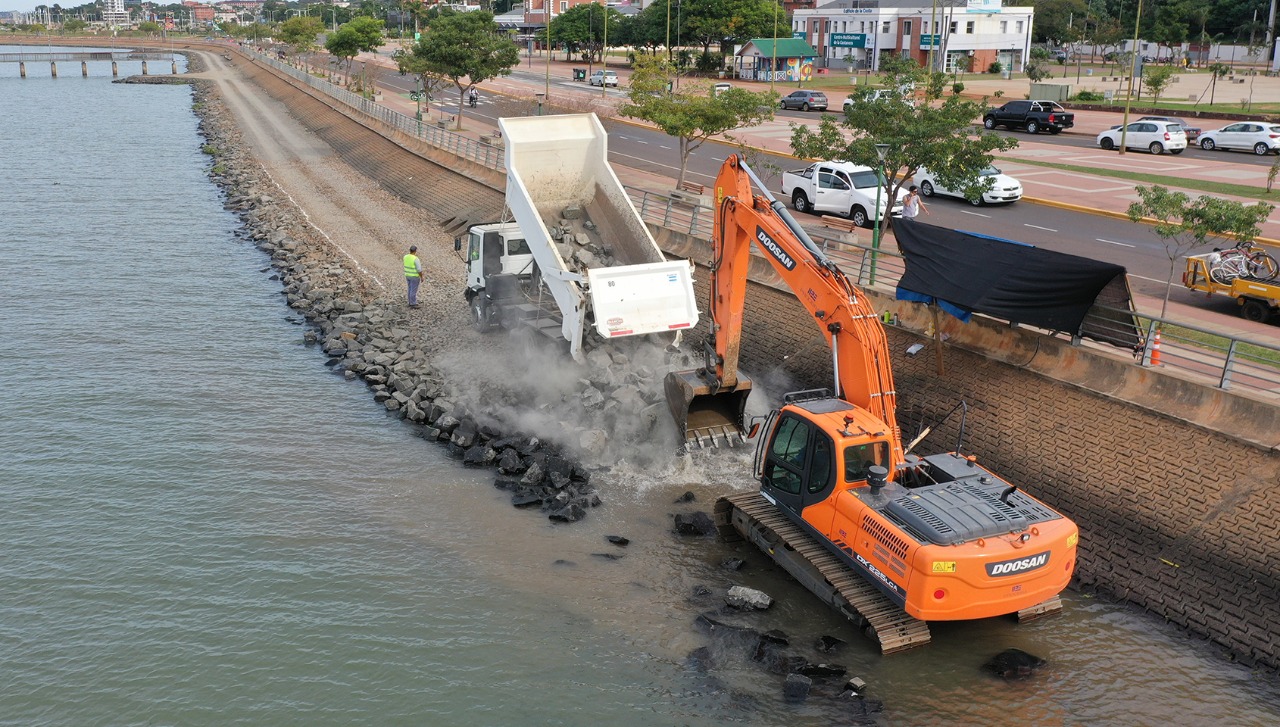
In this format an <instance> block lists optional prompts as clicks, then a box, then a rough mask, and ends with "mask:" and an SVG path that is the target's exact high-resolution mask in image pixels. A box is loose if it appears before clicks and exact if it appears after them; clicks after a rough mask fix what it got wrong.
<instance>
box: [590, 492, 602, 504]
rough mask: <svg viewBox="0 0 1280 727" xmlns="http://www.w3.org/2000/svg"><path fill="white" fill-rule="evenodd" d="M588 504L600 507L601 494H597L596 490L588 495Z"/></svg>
mask: <svg viewBox="0 0 1280 727" xmlns="http://www.w3.org/2000/svg"><path fill="white" fill-rule="evenodd" d="M587 505H589V506H591V507H600V505H601V503H600V496H599V495H597V494H596V493H594V492H592V493H591V494H589V495H587Z"/></svg>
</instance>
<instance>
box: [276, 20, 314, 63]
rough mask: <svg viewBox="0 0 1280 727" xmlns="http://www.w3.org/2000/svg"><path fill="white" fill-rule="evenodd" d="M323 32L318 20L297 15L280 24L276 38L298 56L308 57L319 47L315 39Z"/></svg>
mask: <svg viewBox="0 0 1280 727" xmlns="http://www.w3.org/2000/svg"><path fill="white" fill-rule="evenodd" d="M323 32H324V23H322V22H321V21H320V19H319V18H309V17H307V16H305V15H298V16H295V17H292V18H289V19H288V20H286V21H284V22H283V23H281V24H280V31H279V34H278V37H279V38H280V40H281V41H282V42H283V43H284V44H285V45H287V46H289V47H290V48H292V49H293V52H294V53H297V54H299V55H310V54H311V53H312V52H313V51H315V49H316V48H318V47H319V45H318V44H317V43H316V38H318V37H319V36H320V34H321V33H323Z"/></svg>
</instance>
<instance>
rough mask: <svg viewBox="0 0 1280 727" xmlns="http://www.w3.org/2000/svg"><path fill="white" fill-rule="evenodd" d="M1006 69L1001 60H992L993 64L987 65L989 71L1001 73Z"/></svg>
mask: <svg viewBox="0 0 1280 727" xmlns="http://www.w3.org/2000/svg"><path fill="white" fill-rule="evenodd" d="M1003 70H1004V66H1002V65H1000V61H991V65H989V66H987V73H999V72H1000V71H1003Z"/></svg>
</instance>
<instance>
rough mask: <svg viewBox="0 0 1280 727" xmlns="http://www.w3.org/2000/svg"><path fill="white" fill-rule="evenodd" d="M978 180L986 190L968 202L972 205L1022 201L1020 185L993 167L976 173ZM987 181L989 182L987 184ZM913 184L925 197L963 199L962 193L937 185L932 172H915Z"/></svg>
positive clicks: (925, 170)
mask: <svg viewBox="0 0 1280 727" xmlns="http://www.w3.org/2000/svg"><path fill="white" fill-rule="evenodd" d="M978 179H979V181H980V182H981V183H983V184H987V189H986V191H985V192H983V193H982V196H981V197H980V198H978V199H971V200H969V202H970V203H972V204H984V203H985V204H1003V203H1006V202H1017V201H1018V200H1020V199H1022V183H1021V182H1019V181H1018V180H1016V179H1014V178H1013V177H1010V176H1009V175H1008V174H1005V173H1004V172H1001V171H1000V170H999V169H996V168H995V167H987V168H986V169H983V170H982V171H981V172H978ZM987 180H991V181H990V182H987ZM915 183H916V184H917V185H918V186H919V187H920V194H922V195H924V196H926V197H932V196H933V195H935V194H940V195H945V196H948V197H960V198H961V199H964V198H965V196H964V193H963V192H953V191H951V190H949V189H947V188H946V187H943V186H942V185H941V184H939V183H938V180H937V177H935V176H934V174H933V172H931V171H929V170H928V169H926V168H924V167H920V169H918V170H916V174H915Z"/></svg>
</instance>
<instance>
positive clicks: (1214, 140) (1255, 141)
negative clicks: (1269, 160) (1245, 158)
mask: <svg viewBox="0 0 1280 727" xmlns="http://www.w3.org/2000/svg"><path fill="white" fill-rule="evenodd" d="M1200 148H1201V149H1207V150H1209V151H1212V150H1214V149H1250V150H1252V151H1253V153H1254V154H1257V155H1258V156H1262V155H1263V154H1271V153H1273V152H1275V153H1280V125H1276V124H1264V123H1262V122H1260V121H1241V122H1240V123H1238V124H1228V125H1226V126H1224V127H1222V128H1221V129H1215V130H1214V131H1206V132H1204V133H1202V134H1200Z"/></svg>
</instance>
